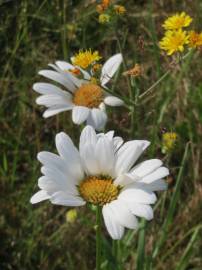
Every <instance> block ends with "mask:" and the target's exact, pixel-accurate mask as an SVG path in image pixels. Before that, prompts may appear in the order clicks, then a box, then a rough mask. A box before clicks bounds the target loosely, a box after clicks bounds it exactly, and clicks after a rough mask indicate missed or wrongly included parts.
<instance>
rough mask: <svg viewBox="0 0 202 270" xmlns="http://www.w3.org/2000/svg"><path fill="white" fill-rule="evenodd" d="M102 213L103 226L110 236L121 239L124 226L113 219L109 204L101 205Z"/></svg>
mask: <svg viewBox="0 0 202 270" xmlns="http://www.w3.org/2000/svg"><path fill="white" fill-rule="evenodd" d="M102 214H103V217H104V222H105V226H106V228H107V230H108V232H109V234H110V236H111V237H112V238H113V239H115V240H118V239H121V238H122V236H123V234H124V227H123V226H121V225H120V224H119V223H118V222H117V220H116V219H115V217H114V215H113V211H112V209H111V208H110V206H109V204H106V205H104V206H103V208H102Z"/></svg>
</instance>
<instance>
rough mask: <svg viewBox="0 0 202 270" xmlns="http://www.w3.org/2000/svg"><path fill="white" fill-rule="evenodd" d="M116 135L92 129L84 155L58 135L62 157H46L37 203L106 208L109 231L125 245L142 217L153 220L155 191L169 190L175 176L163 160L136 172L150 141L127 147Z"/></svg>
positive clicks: (42, 158)
mask: <svg viewBox="0 0 202 270" xmlns="http://www.w3.org/2000/svg"><path fill="white" fill-rule="evenodd" d="M113 135H114V132H113V131H110V132H108V133H106V134H97V135H96V133H95V130H94V129H93V128H92V127H91V126H87V127H85V128H84V129H83V131H82V133H81V137H80V145H79V150H77V148H76V147H75V146H74V144H73V142H72V140H71V139H70V137H69V136H68V135H66V134H65V133H63V132H61V133H59V134H57V135H56V147H57V151H58V153H59V155H56V154H53V153H50V152H40V153H39V154H38V160H39V161H40V162H41V163H42V164H43V167H42V168H41V172H42V174H43V176H42V177H40V178H39V179H38V186H39V188H40V189H41V190H40V191H38V192H37V193H36V194H35V195H34V196H33V197H32V198H31V203H38V202H40V201H43V200H47V199H49V200H50V201H51V203H53V204H57V205H65V206H71V207H72V206H82V205H85V204H86V203H91V204H94V205H100V206H102V214H103V217H104V222H105V225H106V228H107V230H108V232H109V234H110V236H111V237H112V238H113V239H120V238H121V237H122V236H123V234H124V228H125V227H126V228H129V229H136V228H137V227H138V220H137V217H144V218H145V219H147V220H151V219H152V218H153V210H152V208H151V206H150V204H154V203H155V202H156V199H157V197H156V195H155V193H154V191H159V190H165V189H166V188H167V184H166V182H165V181H164V180H163V178H164V177H166V176H167V175H168V174H169V171H168V169H167V168H165V167H163V166H162V162H161V161H160V160H159V159H150V160H146V161H143V162H141V163H139V164H138V165H136V166H134V163H135V162H136V161H137V159H138V158H139V156H140V155H141V154H142V152H143V151H144V150H145V149H146V148H147V147H148V146H149V144H150V143H149V142H148V141H145V140H133V141H128V142H126V143H123V140H122V138H121V137H113Z"/></svg>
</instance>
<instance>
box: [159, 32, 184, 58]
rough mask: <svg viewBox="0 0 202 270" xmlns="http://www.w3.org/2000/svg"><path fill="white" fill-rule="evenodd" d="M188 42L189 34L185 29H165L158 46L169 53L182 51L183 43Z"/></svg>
mask: <svg viewBox="0 0 202 270" xmlns="http://www.w3.org/2000/svg"><path fill="white" fill-rule="evenodd" d="M188 43H189V36H188V35H187V33H186V31H182V29H179V30H177V31H167V32H166V33H165V36H164V37H163V38H162V40H161V41H160V42H159V45H160V48H161V49H162V50H165V51H167V54H168V55H171V54H173V53H175V52H177V51H179V52H182V51H183V50H184V45H185V44H188Z"/></svg>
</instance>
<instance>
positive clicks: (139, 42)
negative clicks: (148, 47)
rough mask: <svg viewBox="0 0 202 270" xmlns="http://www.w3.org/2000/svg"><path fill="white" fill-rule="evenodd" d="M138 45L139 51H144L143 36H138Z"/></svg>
mask: <svg viewBox="0 0 202 270" xmlns="http://www.w3.org/2000/svg"><path fill="white" fill-rule="evenodd" d="M137 44H138V47H139V48H140V50H141V51H144V47H145V41H144V37H143V36H139V38H138V41H137Z"/></svg>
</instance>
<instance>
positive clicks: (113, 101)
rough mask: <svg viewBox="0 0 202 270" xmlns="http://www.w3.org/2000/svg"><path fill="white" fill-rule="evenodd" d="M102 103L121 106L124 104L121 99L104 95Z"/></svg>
mask: <svg viewBox="0 0 202 270" xmlns="http://www.w3.org/2000/svg"><path fill="white" fill-rule="evenodd" d="M104 103H105V104H106V105H109V106H122V105H123V104H124V102H123V100H121V99H120V98H117V97H113V96H108V97H106V98H105V99H104Z"/></svg>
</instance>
